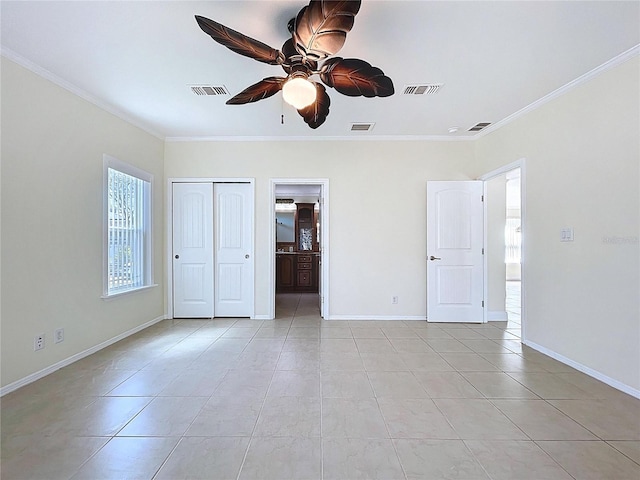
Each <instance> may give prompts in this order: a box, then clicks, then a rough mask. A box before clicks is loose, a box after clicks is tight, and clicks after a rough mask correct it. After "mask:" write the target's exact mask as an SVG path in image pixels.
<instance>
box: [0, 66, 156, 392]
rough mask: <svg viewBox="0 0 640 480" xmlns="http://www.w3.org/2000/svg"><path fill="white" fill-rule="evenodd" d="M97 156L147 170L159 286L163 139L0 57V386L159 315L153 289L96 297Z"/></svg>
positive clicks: (99, 290)
mask: <svg viewBox="0 0 640 480" xmlns="http://www.w3.org/2000/svg"><path fill="white" fill-rule="evenodd" d="M105 153H107V154H109V155H111V156H114V157H116V158H118V159H120V160H123V161H126V162H129V163H131V164H133V165H135V166H137V167H139V168H142V169H144V170H146V171H148V172H150V173H152V174H154V176H155V179H156V184H155V186H154V188H155V190H154V198H153V209H154V242H155V256H154V270H155V281H156V282H157V283H159V284H160V285H162V284H163V264H162V259H163V249H164V244H163V218H164V217H163V215H162V210H163V203H162V199H163V190H164V188H163V186H164V183H163V171H162V168H163V164H162V156H163V142H162V141H161V140H159V139H157V138H155V137H153V136H151V135H149V134H147V133H145V132H143V131H142V130H140V129H138V128H136V127H133V126H131V125H130V124H128V123H126V122H124V121H122V120H120V119H118V118H117V117H115V116H113V115H111V114H109V113H106V112H105V111H104V110H101V109H99V108H98V107H96V106H94V105H92V104H90V103H88V102H86V101H84V100H82V99H80V98H79V97H77V96H75V95H73V94H71V93H69V92H68V91H66V90H63V89H61V88H60V87H58V86H56V85H54V84H53V83H51V82H49V81H47V80H45V79H43V78H42V77H39V76H37V75H35V74H34V73H32V72H30V71H28V70H26V69H24V68H22V67H20V66H18V65H17V64H15V63H13V62H11V61H9V60H7V59H5V58H2V242H1V245H2V319H1V324H0V329H1V334H2V344H1V345H2V386H3V387H4V386H7V385H9V384H11V383H15V382H16V381H18V380H21V379H23V378H25V377H27V376H29V375H32V374H34V373H36V372H39V371H41V370H43V369H45V368H47V367H50V366H51V365H55V364H56V363H58V362H61V361H64V360H65V359H67V358H69V357H71V356H73V355H76V354H79V353H81V352H83V351H85V350H87V349H89V348H91V347H94V346H95V345H98V344H100V343H102V342H105V341H108V340H109V339H112V338H113V337H115V336H117V335H119V334H122V333H123V332H126V331H129V330H131V329H134V328H136V327H138V326H139V325H142V324H144V323H146V322H149V321H152V320H154V319H156V318H158V317H161V316H163V314H164V309H163V289H162V286H159V287H156V288H154V289H151V290H147V291H144V292H140V293H136V294H131V295H128V296H124V297H120V298H115V299H112V300H108V301H105V300H102V299H101V298H100V296H101V295H102V215H103V210H102V205H103V203H102V171H103V170H102V168H103V167H102V158H103V154H105ZM56 328H64V329H65V339H64V342H63V343H60V344H54V342H53V332H54V330H55V329H56ZM39 333H45V335H46V348H45V349H44V350H40V351H38V352H34V351H33V338H34V336H35V335H36V334H39Z"/></svg>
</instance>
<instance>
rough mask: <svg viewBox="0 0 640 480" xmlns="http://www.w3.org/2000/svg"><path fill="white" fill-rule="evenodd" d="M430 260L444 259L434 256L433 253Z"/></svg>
mask: <svg viewBox="0 0 640 480" xmlns="http://www.w3.org/2000/svg"><path fill="white" fill-rule="evenodd" d="M429 260H431V261H432V262H433V261H434V260H442V259H441V258H440V257H434V256H433V255H431V256H430V257H429Z"/></svg>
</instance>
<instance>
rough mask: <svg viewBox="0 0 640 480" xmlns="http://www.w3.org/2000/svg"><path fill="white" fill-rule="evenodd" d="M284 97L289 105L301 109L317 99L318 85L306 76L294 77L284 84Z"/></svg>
mask: <svg viewBox="0 0 640 480" xmlns="http://www.w3.org/2000/svg"><path fill="white" fill-rule="evenodd" d="M282 97H283V98H284V101H285V102H287V103H288V104H289V105H291V106H292V107H294V108H295V109H296V110H300V109H301V108H304V107H308V106H309V105H311V104H312V103H313V102H315V101H316V87H315V85H314V84H313V83H311V82H310V81H309V80H307V79H305V78H301V77H294V78H291V79H289V80H287V81H286V82H285V84H284V85H283V87H282Z"/></svg>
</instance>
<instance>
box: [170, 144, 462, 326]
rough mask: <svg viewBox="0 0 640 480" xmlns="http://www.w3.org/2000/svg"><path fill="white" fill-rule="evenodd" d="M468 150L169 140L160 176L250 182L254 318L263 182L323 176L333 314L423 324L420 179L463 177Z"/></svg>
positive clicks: (265, 224) (262, 238) (265, 237)
mask: <svg viewBox="0 0 640 480" xmlns="http://www.w3.org/2000/svg"><path fill="white" fill-rule="evenodd" d="M472 152H473V146H472V144H471V142H419V141H399V142H379V141H323V142H316V141H306V142H293V141H291V142H286V141H285V142H276V141H273V142H184V143H183V142H172V143H167V144H166V148H165V175H166V177H167V178H171V177H251V178H255V179H256V235H255V238H256V315H258V316H260V315H268V314H269V311H268V308H269V288H268V286H269V277H268V272H269V261H270V257H271V256H272V255H273V252H271V251H270V249H269V229H270V227H271V225H270V224H269V212H270V210H271V209H273V205H271V204H270V202H269V179H270V178H328V179H329V190H330V214H329V217H330V218H329V224H330V241H329V243H330V256H331V261H330V299H331V303H330V313H329V314H330V316H331V317H342V318H344V317H358V318H362V317H367V316H369V317H370V318H390V317H394V318H402V317H421V318H425V316H426V243H425V242H426V184H427V180H444V179H448V180H459V179H469V178H470V177H469V176H468V175H465V173H464V172H465V171H466V170H468V169H469V164H470V162H471V161H472ZM394 295H395V296H398V297H399V301H398V304H397V305H392V304H391V297H392V296H394Z"/></svg>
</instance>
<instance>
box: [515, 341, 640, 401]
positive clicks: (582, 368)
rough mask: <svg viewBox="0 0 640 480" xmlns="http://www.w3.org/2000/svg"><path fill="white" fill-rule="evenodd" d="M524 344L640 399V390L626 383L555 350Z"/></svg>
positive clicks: (526, 342)
mask: <svg viewBox="0 0 640 480" xmlns="http://www.w3.org/2000/svg"><path fill="white" fill-rule="evenodd" d="M523 343H524V344H525V345H526V346H527V347H531V348H533V349H534V350H537V351H538V352H540V353H544V354H545V355H547V356H549V357H551V358H553V359H554V360H558V361H559V362H562V363H564V364H565V365H569V366H570V367H573V368H575V369H576V370H579V371H580V372H582V373H584V374H586V375H589V376H590V377H593V378H595V379H596V380H600V381H601V382H603V383H606V384H607V385H609V386H611V387H613V388H615V389H618V390H620V391H621V392H624V393H627V394H629V395H631V396H633V397H636V398H638V399H640V390H638V389H636V388H633V387H630V386H629V385H627V384H625V383H622V382H620V381H618V380H616V379H614V378H611V377H608V376H607V375H604V374H603V373H601V372H598V371H597V370H594V369H593V368H589V367H587V366H585V365H582V364H581V363H578V362H576V361H574V360H571V359H570V358H567V357H565V356H564V355H560V354H559V353H556V352H554V351H553V350H549V349H548V348H546V347H543V346H542V345H538V344H537V343H534V342H530V341H524V342H523Z"/></svg>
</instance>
